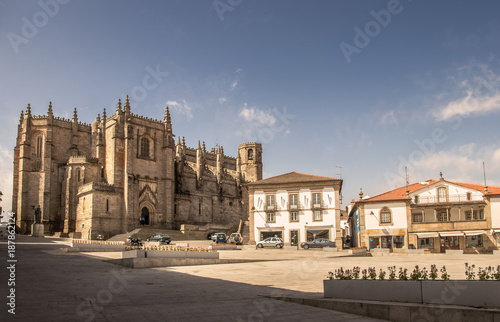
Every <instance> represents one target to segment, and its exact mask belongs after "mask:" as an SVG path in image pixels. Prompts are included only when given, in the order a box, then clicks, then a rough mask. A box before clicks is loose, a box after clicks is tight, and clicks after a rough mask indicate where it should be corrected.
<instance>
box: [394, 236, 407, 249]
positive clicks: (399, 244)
mask: <svg viewBox="0 0 500 322" xmlns="http://www.w3.org/2000/svg"><path fill="white" fill-rule="evenodd" d="M392 245H393V246H394V248H403V247H404V246H405V236H392Z"/></svg>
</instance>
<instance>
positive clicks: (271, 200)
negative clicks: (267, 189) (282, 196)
mask: <svg viewBox="0 0 500 322" xmlns="http://www.w3.org/2000/svg"><path fill="white" fill-rule="evenodd" d="M275 205H276V197H275V196H274V195H267V196H266V209H268V210H274V208H275Z"/></svg>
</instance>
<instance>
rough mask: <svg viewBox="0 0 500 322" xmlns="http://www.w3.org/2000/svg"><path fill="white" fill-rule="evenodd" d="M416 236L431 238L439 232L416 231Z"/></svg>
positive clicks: (437, 235)
mask: <svg viewBox="0 0 500 322" xmlns="http://www.w3.org/2000/svg"><path fill="white" fill-rule="evenodd" d="M417 237H418V238H432V237H439V234H438V233H436V232H433V233H417Z"/></svg>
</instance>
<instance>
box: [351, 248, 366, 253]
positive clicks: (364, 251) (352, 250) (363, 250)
mask: <svg viewBox="0 0 500 322" xmlns="http://www.w3.org/2000/svg"><path fill="white" fill-rule="evenodd" d="M348 252H349V254H364V253H366V248H361V249H349V251H348Z"/></svg>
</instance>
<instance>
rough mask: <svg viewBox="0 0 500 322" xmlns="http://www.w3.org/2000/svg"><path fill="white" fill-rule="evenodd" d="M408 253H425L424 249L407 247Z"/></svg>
mask: <svg viewBox="0 0 500 322" xmlns="http://www.w3.org/2000/svg"><path fill="white" fill-rule="evenodd" d="M406 253H408V254H423V253H424V250H423V249H407V250H406Z"/></svg>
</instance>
